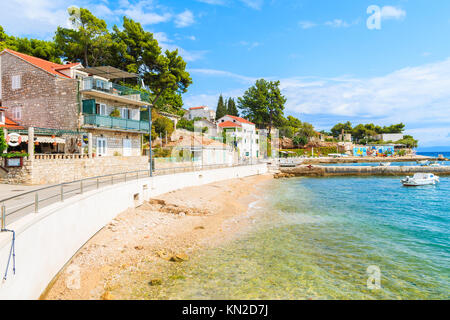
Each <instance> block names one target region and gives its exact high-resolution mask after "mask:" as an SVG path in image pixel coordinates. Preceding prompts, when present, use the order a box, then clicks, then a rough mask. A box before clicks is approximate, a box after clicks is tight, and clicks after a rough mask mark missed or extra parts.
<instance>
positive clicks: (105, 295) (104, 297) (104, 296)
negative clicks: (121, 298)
mask: <svg viewBox="0 0 450 320" xmlns="http://www.w3.org/2000/svg"><path fill="white" fill-rule="evenodd" d="M100 298H101V299H102V300H114V297H113V295H112V294H111V292H109V291H105V292H104V293H103V294H102V296H101V297H100Z"/></svg>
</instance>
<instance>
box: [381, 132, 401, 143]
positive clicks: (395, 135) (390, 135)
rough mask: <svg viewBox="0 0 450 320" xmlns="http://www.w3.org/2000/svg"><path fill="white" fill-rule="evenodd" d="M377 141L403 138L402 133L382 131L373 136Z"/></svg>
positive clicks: (393, 140) (394, 140)
mask: <svg viewBox="0 0 450 320" xmlns="http://www.w3.org/2000/svg"><path fill="white" fill-rule="evenodd" d="M374 139H375V140H377V141H392V142H396V141H398V140H402V139H403V133H382V134H378V135H376V136H375V137H374Z"/></svg>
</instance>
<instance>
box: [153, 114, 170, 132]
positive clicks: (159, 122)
mask: <svg viewBox="0 0 450 320" xmlns="http://www.w3.org/2000/svg"><path fill="white" fill-rule="evenodd" d="M153 125H154V128H155V132H156V133H157V134H158V135H159V134H162V135H163V136H165V135H166V134H167V135H168V136H170V135H171V134H172V132H173V131H174V127H173V122H172V120H170V119H169V118H166V117H159V118H157V119H156V120H155V121H154V122H153Z"/></svg>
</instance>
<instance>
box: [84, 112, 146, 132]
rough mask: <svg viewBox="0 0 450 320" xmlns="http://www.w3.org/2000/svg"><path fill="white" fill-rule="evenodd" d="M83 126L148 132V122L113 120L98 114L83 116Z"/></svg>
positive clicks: (113, 118)
mask: <svg viewBox="0 0 450 320" xmlns="http://www.w3.org/2000/svg"><path fill="white" fill-rule="evenodd" d="M84 124H91V125H95V126H98V127H105V128H121V129H127V130H138V131H145V132H148V128H149V124H148V121H139V120H131V119H123V118H115V117H109V116H101V115H98V114H85V115H84Z"/></svg>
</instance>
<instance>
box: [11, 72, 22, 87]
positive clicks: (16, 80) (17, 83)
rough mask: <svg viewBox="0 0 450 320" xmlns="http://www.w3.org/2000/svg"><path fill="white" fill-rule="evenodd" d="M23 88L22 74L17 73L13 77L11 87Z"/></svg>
mask: <svg viewBox="0 0 450 320" xmlns="http://www.w3.org/2000/svg"><path fill="white" fill-rule="evenodd" d="M20 88H21V77H20V75H15V76H12V77H11V89H13V90H17V89H20Z"/></svg>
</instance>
